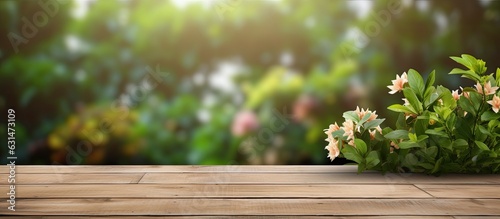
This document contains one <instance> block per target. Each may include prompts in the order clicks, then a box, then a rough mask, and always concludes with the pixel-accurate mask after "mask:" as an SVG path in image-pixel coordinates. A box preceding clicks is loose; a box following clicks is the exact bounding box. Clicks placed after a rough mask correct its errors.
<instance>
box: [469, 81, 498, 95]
mask: <svg viewBox="0 0 500 219" xmlns="http://www.w3.org/2000/svg"><path fill="white" fill-rule="evenodd" d="M474 87H476V90H477V92H478V93H480V94H483V86H481V84H480V83H479V82H477V84H476V85H474ZM497 90H498V87H491V82H489V81H488V83H485V84H484V92H485V93H486V95H492V94H495V92H496V91H497Z"/></svg>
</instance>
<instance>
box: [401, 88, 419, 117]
mask: <svg viewBox="0 0 500 219" xmlns="http://www.w3.org/2000/svg"><path fill="white" fill-rule="evenodd" d="M403 93H404V95H405V97H406V99H407V100H408V102H410V105H411V106H412V107H413V109H415V110H416V111H417V114H420V113H422V111H423V106H422V103H421V102H420V101H419V100H418V97H417V95H416V94H415V92H413V90H412V89H410V88H405V89H403Z"/></svg>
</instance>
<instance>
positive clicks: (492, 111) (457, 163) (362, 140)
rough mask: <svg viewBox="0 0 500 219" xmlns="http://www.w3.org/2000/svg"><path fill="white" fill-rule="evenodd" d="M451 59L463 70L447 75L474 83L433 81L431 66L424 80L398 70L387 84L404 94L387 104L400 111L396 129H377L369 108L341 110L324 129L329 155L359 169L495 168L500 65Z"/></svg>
mask: <svg viewBox="0 0 500 219" xmlns="http://www.w3.org/2000/svg"><path fill="white" fill-rule="evenodd" d="M451 59H453V60H454V61H456V62H457V63H459V64H462V65H463V66H464V67H465V68H466V69H460V68H455V69H453V70H452V71H451V72H450V73H449V74H459V75H461V76H462V77H465V78H468V79H471V80H473V81H474V83H475V84H476V85H475V86H474V88H472V87H466V88H462V87H460V91H459V90H458V89H457V90H454V91H450V90H449V89H447V88H445V87H443V86H434V81H435V72H434V71H433V72H431V73H430V74H429V76H428V78H427V80H425V81H424V79H423V78H422V76H421V75H420V74H419V73H418V72H417V71H415V70H413V69H410V70H409V71H408V74H407V73H406V72H405V73H403V74H402V75H401V76H399V75H397V76H396V80H393V81H392V85H391V86H388V88H389V89H390V90H391V91H390V92H389V93H390V94H398V93H402V94H403V96H404V98H403V101H404V103H403V104H394V105H391V106H389V107H388V109H389V110H391V111H394V112H397V113H399V117H398V120H397V122H396V124H394V125H395V128H396V129H392V128H390V127H386V128H384V129H382V128H381V127H380V124H381V123H382V122H383V121H384V119H379V118H377V117H378V116H377V114H376V112H372V111H370V110H368V109H367V110H364V109H361V110H360V109H359V107H358V108H357V109H356V110H355V111H348V112H345V113H344V114H343V117H344V118H345V122H343V123H342V126H339V125H338V124H337V123H335V124H332V125H330V127H329V128H328V129H325V134H326V135H327V136H328V137H327V139H326V141H327V142H328V145H327V146H326V147H325V149H327V150H328V152H329V153H328V157H329V158H330V159H331V160H333V159H335V158H336V157H338V156H343V157H345V158H347V159H349V160H352V161H355V162H356V163H358V172H362V171H364V170H366V169H372V170H378V171H382V172H387V171H390V172H423V173H427V174H440V173H449V172H454V173H499V172H500V157H499V154H500V113H499V110H500V97H499V96H500V95H499V90H498V85H500V68H497V70H496V74H493V73H491V74H486V67H485V62H484V61H482V60H480V59H476V58H474V57H473V56H470V55H462V56H461V57H451Z"/></svg>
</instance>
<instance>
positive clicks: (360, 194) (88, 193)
mask: <svg viewBox="0 0 500 219" xmlns="http://www.w3.org/2000/svg"><path fill="white" fill-rule="evenodd" d="M0 191H8V188H7V186H6V185H5V186H0ZM16 194H17V198H23V199H25V198H141V199H142V198H238V199H244V198H432V196H430V195H428V194H427V193H425V192H423V191H421V190H420V189H418V188H416V187H415V186H413V185H308V186H303V185H224V184H223V185H162V184H118V185H115V184H113V185H109V184H108V185H104V184H103V185H99V186H96V185H89V184H86V185H85V184H77V185H20V186H18V188H17V190H16Z"/></svg>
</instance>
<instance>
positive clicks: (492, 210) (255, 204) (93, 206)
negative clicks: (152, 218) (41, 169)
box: [0, 199, 500, 216]
mask: <svg viewBox="0 0 500 219" xmlns="http://www.w3.org/2000/svg"><path fill="white" fill-rule="evenodd" d="M7 205H8V203H7V202H0V214H7V213H9V214H11V212H8V210H7ZM499 206H500V200H498V199H19V200H17V201H16V211H15V213H14V214H15V215H187V216H196V215H227V216H229V215H303V216H305V215H317V216H321V215H323V216H328V215H340V216H347V215H354V216H361V215H364V216H369V215H375V216H381V215H392V216H397V215H406V216H410V215H433V216H439V215H500V208H499Z"/></svg>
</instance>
